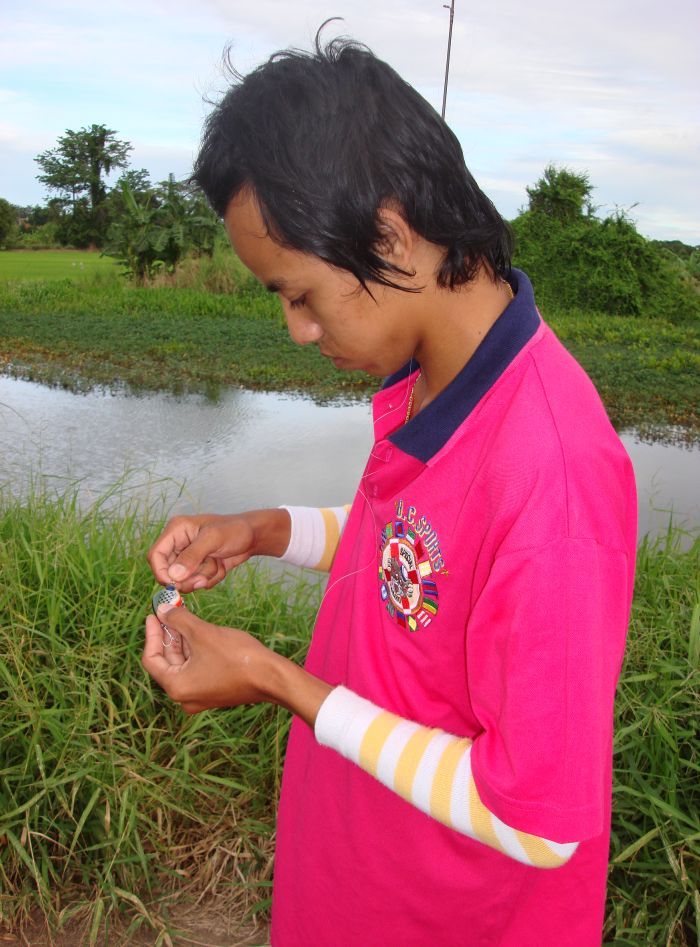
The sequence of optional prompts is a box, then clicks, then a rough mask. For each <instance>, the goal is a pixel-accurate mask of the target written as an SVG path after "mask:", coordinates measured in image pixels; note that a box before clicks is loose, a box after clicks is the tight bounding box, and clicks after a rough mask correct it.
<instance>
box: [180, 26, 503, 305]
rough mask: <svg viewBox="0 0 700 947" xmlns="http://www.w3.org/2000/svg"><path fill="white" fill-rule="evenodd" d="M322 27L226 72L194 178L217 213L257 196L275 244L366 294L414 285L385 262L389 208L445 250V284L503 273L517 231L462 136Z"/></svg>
mask: <svg viewBox="0 0 700 947" xmlns="http://www.w3.org/2000/svg"><path fill="white" fill-rule="evenodd" d="M324 25H325V24H324ZM321 29H323V27H322V28H321ZM320 32H321V31H320V30H319V33H318V34H317V35H316V42H315V46H314V50H313V51H312V52H310V53H307V52H303V51H300V50H296V49H289V50H284V51H283V52H279V53H275V55H273V56H272V57H271V58H270V59H269V60H268V61H267V62H266V63H264V64H263V65H262V66H259V67H258V68H257V69H255V70H254V71H253V72H251V73H250V74H249V75H247V76H245V77H243V76H241V75H239V74H238V73H236V72H235V70H231V72H232V73H233V84H232V85H231V87H230V88H229V90H228V91H227V92H226V94H225V95H224V97H223V98H222V99H221V101H220V102H219V103H218V104H217V105H216V106H215V108H214V109H213V111H212V112H211V113H210V115H209V116H208V118H207V120H206V123H205V126H204V134H203V139H202V145H201V148H200V151H199V155H198V157H197V159H196V162H195V165H194V172H193V175H192V179H193V180H194V181H195V182H196V183H197V184H198V185H199V186H200V187H201V188H202V190H203V191H204V193H205V194H206V196H207V198H208V199H209V201H210V203H211V205H212V207H213V208H214V210H215V211H216V212H217V213H218V214H219V215H220V216H221V217H223V216H224V214H225V212H226V209H227V207H228V205H229V203H230V201H231V200H232V199H233V198H234V197H235V196H236V195H237V194H238V193H239V192H240V191H241V190H243V189H244V188H250V189H251V191H252V192H253V194H254V195H255V198H256V200H257V202H258V205H259V207H260V211H261V214H262V218H263V221H264V223H265V226H266V228H267V230H268V232H269V234H270V235H271V236H272V238H273V239H274V240H276V241H277V242H278V243H280V244H281V245H282V246H285V247H287V248H289V249H293V250H299V251H301V252H304V253H310V254H313V255H315V256H317V257H320V258H321V259H322V260H325V261H326V262H328V263H330V264H332V265H333V266H337V267H340V268H342V269H344V270H348V271H349V272H351V273H352V274H353V275H354V276H355V277H356V279H357V280H358V281H359V282H360V283H361V285H362V286H363V287H364V288H365V289H367V290H368V287H367V283H368V282H375V283H381V284H383V285H385V286H391V287H393V288H396V289H407V287H406V286H405V285H401V282H400V281H398V282H397V281H395V279H392V278H391V276H392V275H393V276H394V277H395V276H397V275H409V274H406V273H404V272H403V271H402V270H400V269H399V268H398V267H396V266H393V265H392V264H391V263H390V262H388V261H387V260H384V259H383V258H382V256H381V247H382V233H381V231H380V228H379V224H378V218H377V211H378V210H379V208H380V207H382V206H389V207H394V209H396V210H398V211H399V212H400V213H401V214H402V216H403V217H404V219H405V220H406V222H407V223H408V225H409V226H410V227H411V228H412V229H413V230H414V231H415V232H416V233H418V234H420V235H421V236H422V237H423V238H424V239H425V240H428V241H429V242H431V243H434V244H437V245H438V246H440V247H442V248H444V258H443V261H442V264H441V266H440V268H439V271H438V274H437V282H438V285H440V286H443V287H449V288H450V289H453V288H454V287H455V286H458V285H460V284H463V283H467V282H469V281H470V280H471V279H473V277H474V275H475V274H476V271H477V269H478V268H479V266H480V265H482V264H486V266H487V267H488V268H489V269H490V270H491V272H492V273H493V275H494V278H496V277H501V278H505V277H507V275H508V273H509V270H510V256H511V252H512V237H511V232H510V228H509V227H508V224H507V223H506V222H505V221H504V220H503V219H502V217H501V216H500V215H499V213H498V211H497V210H496V208H495V207H494V206H493V204H492V203H491V201H490V200H489V199H488V198H487V197H486V195H485V194H484V193H483V192H482V191H481V190H480V188H479V187H478V185H477V184H476V182H475V181H474V178H473V177H472V176H471V174H470V173H469V171H468V169H467V167H466V165H465V162H464V156H463V154H462V149H461V147H460V144H459V142H458V141H457V138H456V136H455V135H454V133H453V132H452V131H451V130H450V128H449V127H448V126H447V124H446V123H445V122H444V121H443V119H442V118H441V117H440V116H439V115H438V113H437V112H436V111H435V109H433V107H432V106H431V105H430V104H429V103H428V102H426V100H425V99H424V98H423V97H422V96H420V95H419V94H418V93H417V92H416V90H415V89H413V88H412V87H411V86H410V85H409V84H408V83H407V82H405V81H404V80H403V79H402V78H401V77H400V76H399V75H398V74H397V73H396V72H395V71H394V70H393V69H392V68H391V67H390V66H388V65H387V64H386V63H385V62H382V61H381V60H380V59H378V58H377V57H376V56H374V54H373V53H372V52H371V51H370V50H369V49H368V48H367V47H366V46H363V45H361V44H359V43H356V42H354V41H352V40H348V39H346V38H338V39H334V40H332V41H331V42H329V43H328V44H326V45H325V46H322V45H321V41H320ZM368 291H369V290H368Z"/></svg>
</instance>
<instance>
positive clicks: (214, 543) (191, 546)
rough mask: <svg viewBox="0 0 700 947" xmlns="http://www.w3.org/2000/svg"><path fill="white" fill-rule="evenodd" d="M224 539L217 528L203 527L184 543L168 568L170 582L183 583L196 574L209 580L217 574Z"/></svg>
mask: <svg viewBox="0 0 700 947" xmlns="http://www.w3.org/2000/svg"><path fill="white" fill-rule="evenodd" d="M221 543H222V537H221V532H220V530H219V529H218V528H217V527H215V526H203V527H202V528H201V529H200V530H199V531H198V532H197V533H196V534H195V535H193V536H191V538H190V541H189V542H188V543H186V544H184V543H183V545H181V546H180V547H179V549H180V550H181V551H179V552H178V554H177V555H176V557H175V559H174V561H173V562H172V564H170V565H169V566H168V576H169V580H170V581H173V582H178V583H182V582H185V581H186V580H188V579H191V578H192V577H193V576H194V575H195V574H197V576H201V577H202V578H204V579H207V580H209V579H210V578H212V577H213V576H214V575H216V574H217V571H218V569H219V563H218V562H217V561H216V560H217V559H220V558H221V556H220V555H218V556H217V553H219V554H220V553H221Z"/></svg>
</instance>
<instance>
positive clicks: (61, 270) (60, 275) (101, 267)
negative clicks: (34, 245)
mask: <svg viewBox="0 0 700 947" xmlns="http://www.w3.org/2000/svg"><path fill="white" fill-rule="evenodd" d="M115 268H116V264H115V262H114V260H112V259H110V258H109V257H106V256H100V254H99V253H88V252H87V251H86V250H3V251H1V252H0V281H3V280H55V279H77V280H79V279H83V278H84V277H86V276H90V275H91V274H93V273H97V272H109V271H111V270H114V269H115Z"/></svg>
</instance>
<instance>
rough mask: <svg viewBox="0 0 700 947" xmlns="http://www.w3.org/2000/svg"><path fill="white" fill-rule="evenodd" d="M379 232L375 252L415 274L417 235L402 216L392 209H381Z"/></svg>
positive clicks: (378, 220) (378, 216)
mask: <svg viewBox="0 0 700 947" xmlns="http://www.w3.org/2000/svg"><path fill="white" fill-rule="evenodd" d="M377 230H378V231H379V235H380V236H379V242H378V243H377V245H376V247H375V250H376V252H377V253H378V254H379V256H381V257H382V259H384V260H386V261H387V263H391V264H392V265H393V266H395V267H397V268H398V269H400V270H403V271H404V272H406V273H415V264H414V261H413V251H414V245H415V235H414V233H413V231H412V230H411V228H410V227H409V225H408V224H407V223H406V221H405V220H404V218H403V217H402V216H401V214H400V213H399V212H398V211H397V210H394V209H393V208H391V207H380V208H379V210H378V211H377Z"/></svg>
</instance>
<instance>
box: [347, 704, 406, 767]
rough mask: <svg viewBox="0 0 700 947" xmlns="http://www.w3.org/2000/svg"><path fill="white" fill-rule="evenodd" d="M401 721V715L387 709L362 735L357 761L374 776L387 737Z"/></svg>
mask: <svg viewBox="0 0 700 947" xmlns="http://www.w3.org/2000/svg"><path fill="white" fill-rule="evenodd" d="M400 723H401V718H400V717H397V716H396V715H395V714H390V713H388V712H387V711H382V712H381V713H380V714H378V715H377V716H376V717H375V718H374V720H373V721H372V723H371V724H370V725H369V726H368V727H367V730H366V732H365V735H364V736H363V737H362V743H361V744H360V753H359V756H358V760H357V762H358V765H359V766H361V767H362V769H364V770H366V771H367V772H368V773H371V774H372V776H376V775H377V762H378V760H379V754H380V753H381V752H382V750H383V748H384V744H385V743H386V741H387V737H388V736H389V735H390V734H391V733H392V731H393V730H395V729H396V727H397V726H398V725H399V724H400Z"/></svg>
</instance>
